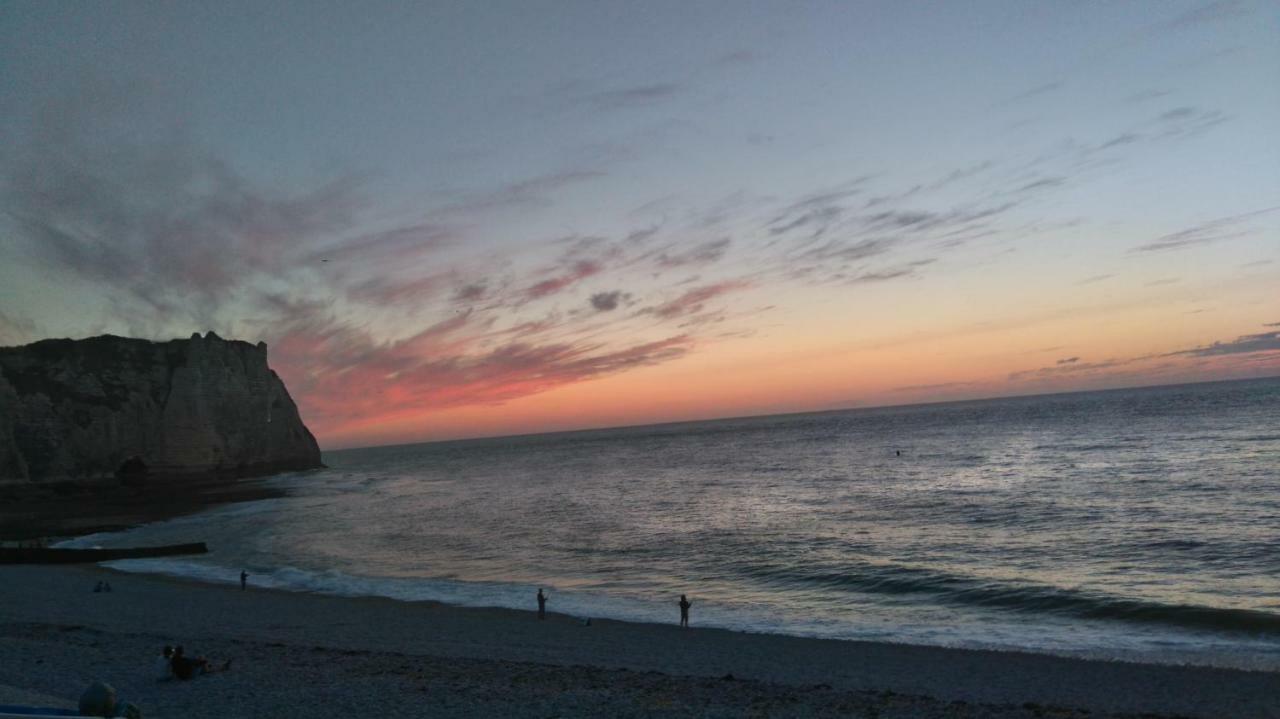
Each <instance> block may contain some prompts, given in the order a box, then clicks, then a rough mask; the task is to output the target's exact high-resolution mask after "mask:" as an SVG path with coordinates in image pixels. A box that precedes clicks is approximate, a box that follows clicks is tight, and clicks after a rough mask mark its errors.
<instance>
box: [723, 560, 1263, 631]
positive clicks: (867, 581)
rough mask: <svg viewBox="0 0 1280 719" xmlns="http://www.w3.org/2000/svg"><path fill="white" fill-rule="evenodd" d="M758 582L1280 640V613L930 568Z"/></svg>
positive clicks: (783, 573) (800, 574)
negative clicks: (918, 596)
mask: <svg viewBox="0 0 1280 719" xmlns="http://www.w3.org/2000/svg"><path fill="white" fill-rule="evenodd" d="M739 570H740V571H742V572H743V573H744V574H747V575H749V576H751V577H752V578H754V579H756V580H764V581H766V582H770V583H782V584H798V585H803V586H809V587H824V588H830V589H848V590H853V591H858V592H863V593H866V594H881V595H907V594H923V595H928V596H930V597H931V598H932V599H933V600H934V601H937V602H940V603H944V604H952V605H963V606H972V607H986V608H995V609H1004V610H1012V611H1016V612H1023V613H1032V614H1048V615H1056V616H1061V617H1072V618H1076V619H1109V620H1119V621H1126V622H1135V623H1146V624H1162V625H1166V626H1172V627H1179V628H1184V629H1202V630H1213V631H1226V632H1251V633H1263V634H1269V635H1280V614H1273V613H1271V612H1264V611H1258V610H1251V609H1230V608H1221V607H1209V606H1203V605H1195V604H1167V603H1163V602H1157V601H1153V600H1149V599H1133V598H1129V597H1118V596H1114V595H1108V594H1105V593H1101V592H1093V591H1085V590H1079V589H1069V588H1066V587H1057V586H1053V585H1048V584H1038V583H1032V582H1011V581H1005V580H997V579H983V578H979V577H970V576H964V575H960V574H953V573H948V572H944V571H939V570H935V569H929V568H925V567H912V566H907V565H901V564H891V563H885V564H878V563H872V562H860V563H857V564H855V565H853V566H851V567H849V568H848V569H841V570H834V569H832V568H830V567H822V566H816V567H815V566H809V567H803V568H801V567H781V566H776V565H760V564H751V565H739Z"/></svg>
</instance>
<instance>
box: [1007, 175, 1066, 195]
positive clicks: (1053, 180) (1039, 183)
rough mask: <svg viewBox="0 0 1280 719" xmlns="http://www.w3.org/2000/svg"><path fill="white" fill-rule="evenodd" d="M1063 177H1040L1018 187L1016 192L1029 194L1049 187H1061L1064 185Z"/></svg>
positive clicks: (1064, 179)
mask: <svg viewBox="0 0 1280 719" xmlns="http://www.w3.org/2000/svg"><path fill="white" fill-rule="evenodd" d="M1066 181H1067V180H1066V178H1065V177H1042V178H1040V179H1039V180H1033V181H1031V182H1028V183H1027V184H1025V185H1023V186H1022V187H1019V188H1018V189H1017V190H1016V192H1030V191H1032V190H1044V189H1048V188H1051V187H1061V186H1062V185H1064V184H1066Z"/></svg>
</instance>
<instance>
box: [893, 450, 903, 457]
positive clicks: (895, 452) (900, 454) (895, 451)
mask: <svg viewBox="0 0 1280 719" xmlns="http://www.w3.org/2000/svg"><path fill="white" fill-rule="evenodd" d="M893 454H894V456H897V457H901V456H902V450H900V449H895V450H893Z"/></svg>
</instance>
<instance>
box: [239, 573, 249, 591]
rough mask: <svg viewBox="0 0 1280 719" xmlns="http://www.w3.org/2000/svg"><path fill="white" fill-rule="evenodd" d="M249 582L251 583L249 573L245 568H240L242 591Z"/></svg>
mask: <svg viewBox="0 0 1280 719" xmlns="http://www.w3.org/2000/svg"><path fill="white" fill-rule="evenodd" d="M248 583H249V573H248V572H246V571H244V570H243V569H242V570H240V591H242V592H243V591H244V588H245V585H247V584H248Z"/></svg>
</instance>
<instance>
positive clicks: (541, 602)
mask: <svg viewBox="0 0 1280 719" xmlns="http://www.w3.org/2000/svg"><path fill="white" fill-rule="evenodd" d="M546 618H547V595H545V594H543V593H542V587H538V619H546Z"/></svg>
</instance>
